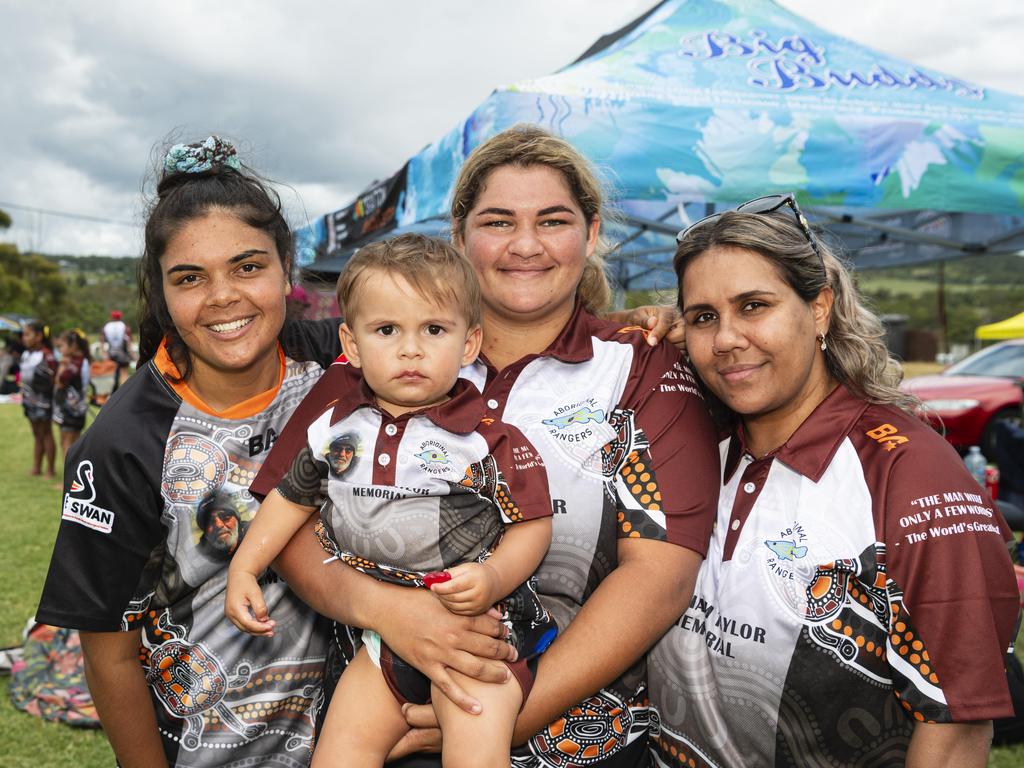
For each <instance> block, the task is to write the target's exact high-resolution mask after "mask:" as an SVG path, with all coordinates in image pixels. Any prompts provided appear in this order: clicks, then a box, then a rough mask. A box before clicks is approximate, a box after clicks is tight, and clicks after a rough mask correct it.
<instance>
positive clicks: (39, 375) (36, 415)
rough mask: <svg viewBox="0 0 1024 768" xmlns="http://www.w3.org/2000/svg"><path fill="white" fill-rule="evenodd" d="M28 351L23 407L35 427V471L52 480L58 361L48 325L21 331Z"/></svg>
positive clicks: (29, 325) (23, 367)
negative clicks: (54, 353)
mask: <svg viewBox="0 0 1024 768" xmlns="http://www.w3.org/2000/svg"><path fill="white" fill-rule="evenodd" d="M22 340H23V342H24V344H25V351H24V352H22V353H21V407H22V410H24V412H25V418H27V419H28V422H29V424H30V425H31V426H32V439H33V441H34V445H33V447H32V472H31V474H33V475H41V474H42V473H43V462H44V459H45V463H46V465H47V471H46V476H47V477H53V476H54V470H53V462H54V460H55V458H56V453H57V446H56V444H55V443H54V442H53V376H54V373H55V372H56V370H57V358H56V357H54V355H53V342H52V341H51V340H50V329H49V327H48V326H47V325H46V324H45V323H41V322H39V321H38V320H33V321H31V322H29V323H26V324H25V328H24V329H23V331H22Z"/></svg>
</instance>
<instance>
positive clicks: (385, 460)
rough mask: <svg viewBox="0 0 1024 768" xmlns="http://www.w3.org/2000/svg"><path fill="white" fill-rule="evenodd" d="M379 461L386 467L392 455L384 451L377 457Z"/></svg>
mask: <svg viewBox="0 0 1024 768" xmlns="http://www.w3.org/2000/svg"><path fill="white" fill-rule="evenodd" d="M377 463H378V464H380V465H381V466H382V467H386V466H387V465H388V464H390V463H391V457H390V456H388V455H387V454H386V453H382V454H381V455H380V456H378V457H377Z"/></svg>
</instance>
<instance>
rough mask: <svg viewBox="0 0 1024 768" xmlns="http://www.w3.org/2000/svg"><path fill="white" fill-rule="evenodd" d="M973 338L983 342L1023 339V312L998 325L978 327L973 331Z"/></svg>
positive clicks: (990, 324) (991, 324)
mask: <svg viewBox="0 0 1024 768" xmlns="http://www.w3.org/2000/svg"><path fill="white" fill-rule="evenodd" d="M974 336H975V338H978V339H981V340H983V341H998V340H1001V339H1021V338H1024V312H1021V313H1020V314H1019V315H1014V316H1013V317H1010V318H1007V319H1006V320H1000V321H999V322H998V323H989V324H988V325H979V326H978V327H977V328H975V329H974Z"/></svg>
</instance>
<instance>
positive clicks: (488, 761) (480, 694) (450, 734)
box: [431, 670, 523, 768]
mask: <svg viewBox="0 0 1024 768" xmlns="http://www.w3.org/2000/svg"><path fill="white" fill-rule="evenodd" d="M449 672H450V673H451V675H452V678H453V679H454V680H455V682H456V683H457V684H458V685H460V686H462V688H463V690H464V691H466V693H468V694H469V695H470V696H474V697H475V698H476V699H477V700H478V701H479V702H480V705H481V707H482V711H481V712H480V714H479V715H471V714H469V713H468V712H466V711H465V710H463V709H460V708H459V707H457V706H455V705H454V704H453V703H452V702H451V701H450V700H449V699H448V697H447V696H445V695H444V694H443V693H441V691H440V690H439V689H438V688H436V687H435V686H431V697H432V701H433V704H434V712H435V713H437V720H438V723H439V724H440V726H441V731H442V733H443V734H444V741H443V745H442V747H441V763H442V764H443V765H444V768H508V767H509V765H510V761H509V752H510V751H511V748H512V731H513V729H514V728H515V724H516V717H518V716H519V708H520V706H522V703H523V689H522V688H520V687H519V683H518V682H517V681H516V679H515V678H511V679H509V680H507V681H506V682H504V683H482V682H480V681H479V680H474V679H473V678H471V677H466V676H465V675H461V674H459V673H458V672H456V671H455V670H449Z"/></svg>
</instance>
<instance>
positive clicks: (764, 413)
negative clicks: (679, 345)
mask: <svg viewBox="0 0 1024 768" xmlns="http://www.w3.org/2000/svg"><path fill="white" fill-rule="evenodd" d="M678 242H679V245H678V249H677V251H676V257H675V270H676V274H677V275H678V278H679V302H680V306H681V308H682V313H683V320H684V323H685V328H686V349H687V354H688V355H689V357H690V361H691V363H692V364H693V365H694V367H695V368H696V370H697V373H698V374H699V376H700V378H701V380H702V381H703V383H704V385H705V386H706V387H707V389H708V390H709V391H710V392H711V393H712V394H713V396H714V398H715V400H716V401H717V403H718V404H719V405H720V406H721V407H722V409H723V415H724V417H725V424H726V427H727V428H728V429H729V431H730V432H731V434H730V436H729V437H727V438H726V439H725V440H723V441H722V443H721V458H722V466H723V479H722V483H723V485H722V492H721V496H720V502H719V509H718V523H717V525H716V527H715V532H714V534H713V536H712V541H711V547H710V549H709V551H708V556H707V559H706V560H705V561H704V563H703V565H702V566H701V570H700V574H699V576H698V580H697V586H696V589H695V590H694V597H693V600H692V601H691V602H690V608H689V610H687V611H686V613H685V614H684V615H683V617H682V618H681V619H679V620H678V621H677V622H676V623H675V625H674V626H673V627H672V629H671V630H669V632H668V633H667V634H666V636H665V637H664V639H662V640H661V642H660V643H659V644H658V645H657V646H656V647H655V649H654V650H653V651H652V652H651V653H650V655H649V669H650V681H651V702H652V704H653V705H654V707H655V708H656V709H657V712H658V722H659V724H660V725H659V729H658V731H657V733H656V734H655V735H654V738H653V745H654V751H655V754H656V759H657V764H658V765H659V766H672V767H673V768H676V767H677V766H680V765H700V766H708V765H715V766H748V765H749V766H754V765H758V766H762V765H763V766H808V767H810V766H824V765H865V766H877V767H883V766H892V767H893V768H895V767H896V766H901V767H902V766H904V765H906V766H908V768H936V767H939V766H949V767H950V768H953V767H954V766H955V767H956V768H981V767H982V766H984V765H985V764H986V759H987V755H988V750H989V742H990V740H991V738H992V723H991V721H992V719H993V718H998V717H1004V716H1007V715H1012V714H1013V707H1012V704H1011V701H1010V696H1009V693H1008V690H1007V681H1006V675H1005V673H1004V671H1003V654H1004V653H1005V652H1006V649H1007V646H1008V645H1009V644H1010V643H1011V642H1012V641H1013V637H1014V630H1015V625H1016V619H1017V614H1018V608H1019V602H1018V601H1019V595H1018V592H1017V586H1016V582H1015V579H1014V575H1013V571H1012V569H1011V566H1010V559H1009V556H1008V554H1007V550H1006V539H1007V534H1008V531H1007V530H1006V526H1005V523H1004V522H1003V521H1002V519H1001V518H1000V516H999V515H998V513H997V512H996V511H995V510H994V509H993V507H992V503H991V501H990V499H989V498H988V497H987V494H984V493H981V492H980V491H979V489H978V486H977V484H976V483H975V482H974V480H973V478H972V477H971V475H970V474H969V473H968V472H967V470H966V468H965V467H964V464H963V462H962V461H961V460H960V457H959V456H958V455H957V454H956V452H955V451H954V450H953V448H952V447H951V446H950V445H949V444H948V443H946V441H945V440H943V439H942V437H940V436H939V435H938V434H936V432H935V431H934V430H932V429H931V428H930V427H929V426H928V425H927V424H926V423H924V422H923V421H922V420H921V419H919V418H918V417H917V415H916V413H915V411H916V409H917V407H918V405H919V404H918V403H917V402H916V401H915V400H914V399H913V398H912V397H911V396H909V395H907V394H905V393H902V392H900V390H899V389H898V388H897V384H898V382H899V369H898V366H896V365H895V363H894V361H892V360H891V359H890V358H889V355H888V352H887V350H886V348H885V344H884V342H883V338H884V334H883V330H882V325H881V323H880V322H879V320H878V318H877V317H875V316H874V315H873V314H871V312H869V311H868V310H867V309H865V307H864V306H863V305H862V303H861V301H860V299H859V297H858V295H857V292H856V289H855V288H854V285H853V281H852V279H851V277H850V275H849V273H848V272H847V270H846V268H845V267H844V266H843V264H842V263H841V262H840V261H839V260H838V259H837V258H836V257H835V256H834V255H833V253H832V251H831V250H830V249H829V248H828V247H827V246H826V244H825V243H823V242H822V241H821V240H820V239H818V238H817V237H816V236H815V235H814V233H812V231H811V230H810V228H809V227H808V225H807V222H806V220H805V219H804V217H803V215H802V214H801V213H800V210H799V208H798V207H797V205H796V201H795V199H794V198H793V196H792V195H770V196H767V197H764V198H759V199H757V200H753V201H751V202H749V203H745V204H744V205H741V206H740V207H739V208H738V209H736V210H735V211H729V212H725V213H721V214H716V215H715V216H712V217H709V218H707V219H703V220H701V221H699V222H697V223H695V224H694V225H692V226H691V227H689V228H688V229H686V230H684V231H683V232H681V233H680V235H679V238H678Z"/></svg>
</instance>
